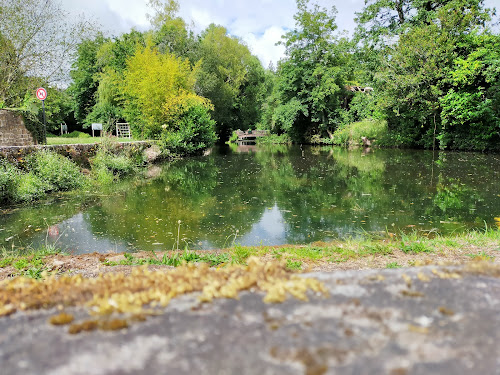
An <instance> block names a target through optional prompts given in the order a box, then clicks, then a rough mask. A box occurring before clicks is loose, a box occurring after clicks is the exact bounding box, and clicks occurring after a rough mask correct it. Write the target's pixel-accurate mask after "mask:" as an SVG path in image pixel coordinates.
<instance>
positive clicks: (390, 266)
mask: <svg viewBox="0 0 500 375" xmlns="http://www.w3.org/2000/svg"><path fill="white" fill-rule="evenodd" d="M401 267H403V266H401V265H400V264H398V262H391V263H387V264H386V266H385V268H401Z"/></svg>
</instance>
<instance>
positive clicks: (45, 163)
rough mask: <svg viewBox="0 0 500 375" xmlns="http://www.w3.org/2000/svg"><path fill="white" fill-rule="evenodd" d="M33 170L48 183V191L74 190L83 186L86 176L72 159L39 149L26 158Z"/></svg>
mask: <svg viewBox="0 0 500 375" xmlns="http://www.w3.org/2000/svg"><path fill="white" fill-rule="evenodd" d="M26 161H27V163H28V166H29V167H30V169H31V171H33V173H35V174H36V175H37V176H38V177H40V178H41V179H42V180H43V181H44V183H45V184H46V188H47V190H48V191H58V190H72V189H77V188H79V187H81V186H82V185H83V183H84V177H83V175H82V174H81V173H80V168H78V166H77V165H76V164H75V163H73V162H72V161H71V160H69V159H67V158H65V157H64V156H62V155H59V154H57V153H55V152H51V151H46V150H44V151H39V152H37V153H34V154H31V155H29V156H28V157H27V158H26Z"/></svg>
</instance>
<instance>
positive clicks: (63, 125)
mask: <svg viewBox="0 0 500 375" xmlns="http://www.w3.org/2000/svg"><path fill="white" fill-rule="evenodd" d="M63 134H68V125H66V123H65V122H64V121H63V122H61V135H63Z"/></svg>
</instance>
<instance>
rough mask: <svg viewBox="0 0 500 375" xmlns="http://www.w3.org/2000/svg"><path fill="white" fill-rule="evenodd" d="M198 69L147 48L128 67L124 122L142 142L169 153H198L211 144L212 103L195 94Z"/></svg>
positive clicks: (125, 85)
mask: <svg viewBox="0 0 500 375" xmlns="http://www.w3.org/2000/svg"><path fill="white" fill-rule="evenodd" d="M198 69H199V66H198V65H195V66H194V67H191V64H190V63H189V61H188V60H185V59H182V58H179V57H176V56H175V55H172V54H169V53H166V54H160V53H159V52H158V50H157V49H156V48H153V47H151V45H150V43H148V44H147V45H146V47H144V48H143V47H139V48H138V49H137V51H136V53H135V54H134V55H133V56H132V57H131V58H130V59H129V60H128V61H127V69H126V70H125V74H124V84H123V86H124V92H126V93H127V94H126V100H125V102H126V106H125V112H126V114H125V116H126V117H127V119H128V121H129V122H130V123H131V124H132V125H133V127H132V129H133V131H134V132H135V133H136V135H139V136H141V137H143V138H153V139H161V140H162V142H161V145H162V147H163V148H164V150H168V151H169V152H171V153H176V154H186V153H197V152H199V151H201V150H202V149H204V148H206V147H209V146H210V145H211V144H213V143H214V142H215V140H216V136H215V131H214V126H215V122H214V121H213V120H212V119H211V117H210V113H209V112H210V111H211V110H212V109H213V107H212V104H211V102H210V101H209V100H208V99H205V98H203V97H201V96H198V95H196V94H195V92H194V85H195V83H196V75H197V70H198Z"/></svg>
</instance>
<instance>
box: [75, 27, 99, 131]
mask: <svg viewBox="0 0 500 375" xmlns="http://www.w3.org/2000/svg"><path fill="white" fill-rule="evenodd" d="M106 42H108V39H107V38H104V36H103V35H102V34H99V35H98V36H97V37H96V38H95V39H89V40H84V41H82V42H81V43H80V44H79V45H78V47H77V53H78V57H77V59H76V61H75V62H74V63H73V65H72V69H71V72H70V75H71V78H72V80H73V81H72V83H71V85H70V87H69V92H70V94H71V95H72V96H73V111H74V112H75V119H76V120H77V121H78V122H80V123H84V122H85V118H86V117H87V115H88V114H89V112H90V111H91V110H92V107H93V106H94V105H95V103H96V92H97V88H98V87H99V80H98V76H97V74H98V73H100V71H101V68H100V67H99V66H98V64H97V52H98V51H99V49H100V48H101V46H102V45H103V44H104V43H106Z"/></svg>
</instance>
